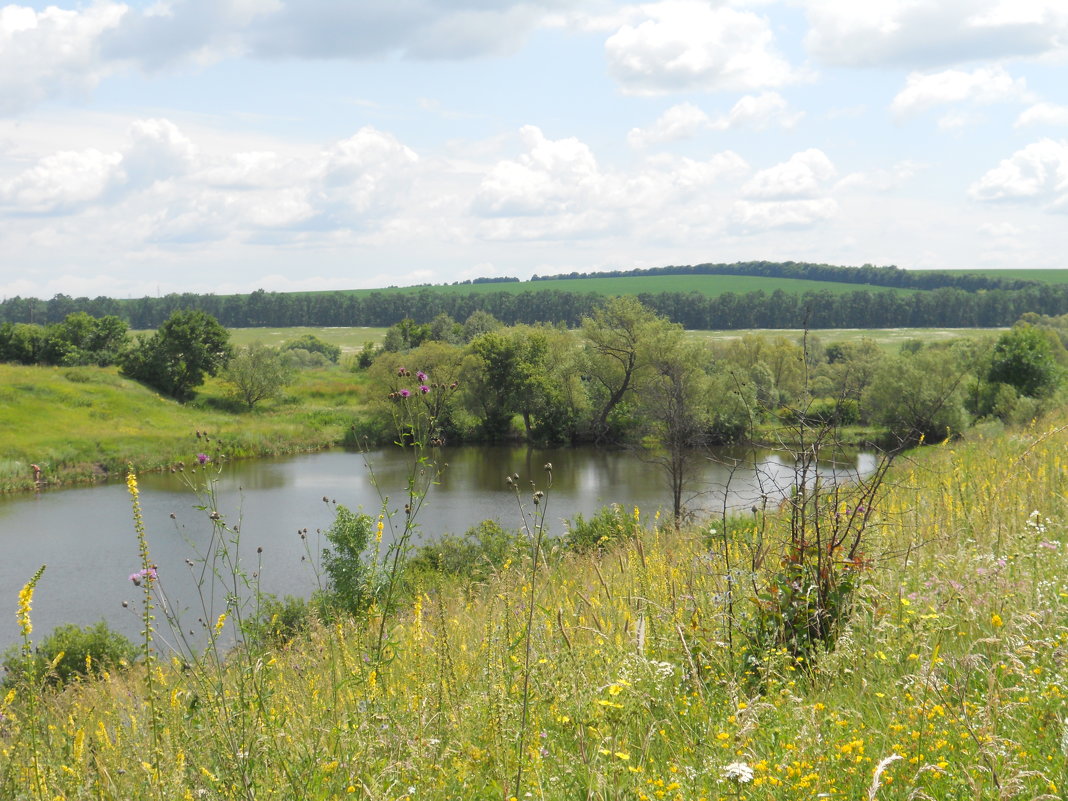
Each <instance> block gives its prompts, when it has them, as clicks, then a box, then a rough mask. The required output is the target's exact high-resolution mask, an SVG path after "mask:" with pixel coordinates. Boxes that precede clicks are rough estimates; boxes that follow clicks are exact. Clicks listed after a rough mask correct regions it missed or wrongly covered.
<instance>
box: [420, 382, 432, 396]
mask: <svg viewBox="0 0 1068 801" xmlns="http://www.w3.org/2000/svg"><path fill="white" fill-rule="evenodd" d="M419 391H420V392H422V393H423V394H424V395H425V394H426V393H428V392H430V387H428V386H427V385H426V384H423V385H422V386H421V387H419Z"/></svg>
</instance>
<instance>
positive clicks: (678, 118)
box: [627, 92, 804, 148]
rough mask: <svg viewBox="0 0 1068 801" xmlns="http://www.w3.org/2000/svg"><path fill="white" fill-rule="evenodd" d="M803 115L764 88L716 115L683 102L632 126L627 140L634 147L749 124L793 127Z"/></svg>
mask: <svg viewBox="0 0 1068 801" xmlns="http://www.w3.org/2000/svg"><path fill="white" fill-rule="evenodd" d="M802 116H804V113H803V112H791V111H790V110H789V104H788V103H787V102H786V99H785V98H784V97H783V96H782V95H780V94H779V93H778V92H763V93H761V94H759V95H746V96H745V97H743V98H742V99H741V100H739V101H738V102H737V103H735V104H734V106H733V107H732V108H731V110H730V111H729V112H728V113H727V114H723V115H720V116H719V117H717V118H716V119H712V118H711V117H709V116H708V115H707V114H706V113H705V112H704V111H702V110H701V109H699V108H698V107H697V106H695V105H693V104H692V103H680V104H678V105H677V106H672V107H671V108H669V109H668V110H667V111H665V112H664V113H663V114H662V115H660V118H659V119H657V121H656V122H655V123H653V124H652V125H651V126H650V127H648V128H632V129H631V131H630V133H629V134H627V141H628V142H629V143H630V145H631V146H632V147H636V148H642V147H648V146H649V145H657V144H661V143H663V142H672V141H675V140H678V139H690V138H692V137H694V136H697V135H698V134H699V133H701V132H702V131H727V130H732V129H738V128H748V129H752V130H756V131H762V130H765V129H767V128H769V127H771V126H772V125H777V126H779V127H781V128H787V129H789V128H792V127H794V125H796V124H797V121H798V120H800V119H801V117H802Z"/></svg>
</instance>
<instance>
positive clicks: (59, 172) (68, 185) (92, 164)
mask: <svg viewBox="0 0 1068 801" xmlns="http://www.w3.org/2000/svg"><path fill="white" fill-rule="evenodd" d="M121 164H122V154H121V153H103V152H101V151H99V150H96V149H95V148H90V149H88V150H81V151H73V150H66V151H60V152H59V153H55V154H53V155H50V156H46V157H45V158H42V159H40V161H38V163H37V164H36V165H34V166H33V167H31V168H29V169H27V170H25V171H24V172H22V173H21V174H19V175H17V176H16V177H15V178H13V179H12V180H10V181H7V182H5V183H3V184H0V206H8V207H10V209H11V210H12V211H13V212H16V213H20V214H25V213H32V214H52V213H69V212H72V211H75V210H77V209H79V208H82V207H84V206H86V205H88V204H90V203H92V202H94V201H97V200H99V199H100V198H101V197H103V196H104V194H105V193H106V192H107V191H108V190H109V189H112V188H113V187H115V186H116V185H117V184H120V183H122V182H123V181H124V180H125V176H124V175H123V173H122V167H121Z"/></svg>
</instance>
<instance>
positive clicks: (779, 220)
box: [731, 198, 838, 232]
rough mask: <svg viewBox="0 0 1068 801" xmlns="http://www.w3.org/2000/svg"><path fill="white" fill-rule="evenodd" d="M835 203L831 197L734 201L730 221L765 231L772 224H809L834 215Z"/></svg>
mask: <svg viewBox="0 0 1068 801" xmlns="http://www.w3.org/2000/svg"><path fill="white" fill-rule="evenodd" d="M837 214H838V204H837V203H836V202H835V201H834V200H833V199H832V198H815V199H812V200H783V201H775V202H772V203H754V202H752V201H748V200H739V201H736V202H735V204H734V207H733V209H732V213H731V222H732V223H733V225H734V226H735V227H736V228H738V229H740V230H742V231H752V232H759V231H766V230H769V229H774V228H810V227H812V226H813V225H816V224H818V223H822V222H826V221H827V220H830V219H833V218H834V217H835V216H836V215H837Z"/></svg>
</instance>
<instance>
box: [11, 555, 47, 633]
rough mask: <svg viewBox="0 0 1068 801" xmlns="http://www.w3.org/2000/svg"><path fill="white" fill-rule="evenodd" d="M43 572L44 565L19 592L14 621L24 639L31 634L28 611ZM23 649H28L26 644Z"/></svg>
mask: <svg viewBox="0 0 1068 801" xmlns="http://www.w3.org/2000/svg"><path fill="white" fill-rule="evenodd" d="M44 571H45V566H44V565H41V566H40V567H39V568H37V572H36V573H34V574H33V578H31V579H30V580H29V581H28V582H26V586H24V587H23V588H22V589H21V590H20V591H19V604H18V607H17V609H16V611H15V619H16V620H18V624H19V631H20V632H21V634H22V636H23V637H24V638H25V637H29V636H30V634H32V633H33V623H32V622H31V621H30V609H32V608H33V591H34V590H35V589H37V582H38V581H40V580H41V574H42V573H44ZM25 647H27V648H28V647H29V643H28V642H27V643H26V644H25Z"/></svg>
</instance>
